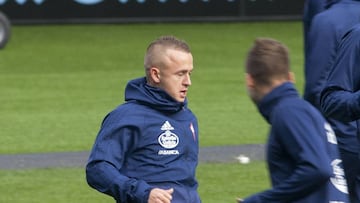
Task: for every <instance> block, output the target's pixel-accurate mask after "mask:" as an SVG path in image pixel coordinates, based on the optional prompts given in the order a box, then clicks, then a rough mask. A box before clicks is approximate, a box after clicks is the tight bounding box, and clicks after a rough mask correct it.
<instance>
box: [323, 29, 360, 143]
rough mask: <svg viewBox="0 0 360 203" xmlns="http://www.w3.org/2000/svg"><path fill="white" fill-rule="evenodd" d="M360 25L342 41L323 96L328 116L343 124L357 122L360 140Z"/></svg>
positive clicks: (350, 31)
mask: <svg viewBox="0 0 360 203" xmlns="http://www.w3.org/2000/svg"><path fill="white" fill-rule="evenodd" d="M359 64H360V24H357V25H355V26H354V27H353V28H352V29H350V30H349V32H348V33H346V35H345V36H344V38H343V39H342V41H341V43H340V45H339V49H338V53H337V57H336V59H335V63H334V65H333V67H332V69H331V72H330V74H329V77H328V80H327V83H326V85H325V88H324V90H323V91H322V94H321V107H322V110H323V112H324V114H325V115H327V116H329V117H334V118H336V119H338V120H341V121H343V122H350V121H356V122H357V133H358V136H359V137H360V134H359V133H360V105H359V95H360V69H359Z"/></svg>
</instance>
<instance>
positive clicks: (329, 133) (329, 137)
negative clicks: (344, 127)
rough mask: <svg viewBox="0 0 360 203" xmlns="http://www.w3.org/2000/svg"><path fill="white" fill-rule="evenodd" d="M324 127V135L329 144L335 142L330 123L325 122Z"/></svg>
mask: <svg viewBox="0 0 360 203" xmlns="http://www.w3.org/2000/svg"><path fill="white" fill-rule="evenodd" d="M324 128H325V130H326V137H327V140H328V142H330V143H331V144H337V140H336V136H335V132H334V131H333V129H332V128H331V126H330V124H329V123H325V124H324Z"/></svg>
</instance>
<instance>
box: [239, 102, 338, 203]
mask: <svg viewBox="0 0 360 203" xmlns="http://www.w3.org/2000/svg"><path fill="white" fill-rule="evenodd" d="M273 118H274V120H273V122H272V133H273V134H274V136H276V139H277V141H278V142H279V143H280V145H281V146H282V148H283V151H284V154H283V155H282V156H288V159H290V160H291V163H292V164H294V166H290V168H293V171H292V172H291V175H290V176H288V177H287V178H285V179H281V180H276V177H274V176H272V178H273V182H277V184H274V186H273V187H272V188H271V189H269V190H266V191H263V192H260V193H257V194H255V195H253V196H250V197H248V198H246V199H245V200H244V203H262V202H267V203H275V202H294V201H296V200H298V199H301V198H303V197H305V196H307V195H308V194H309V193H311V192H312V191H314V190H315V189H316V188H317V187H319V186H320V185H322V184H324V182H326V181H327V180H328V178H329V177H330V176H331V172H332V169H331V167H330V158H327V157H329V155H328V154H327V152H326V149H325V146H324V144H323V143H324V141H323V140H322V139H323V138H321V136H319V135H322V134H323V133H324V132H320V130H322V129H317V128H318V127H317V126H316V124H314V123H317V121H315V119H314V118H312V117H310V115H308V113H306V112H301V111H299V110H296V109H294V108H283V109H281V110H280V111H277V112H276V113H275V114H274V115H273ZM324 136H325V135H324ZM268 161H269V162H273V161H274V160H268ZM274 164H277V165H280V166H282V167H287V168H288V167H289V165H288V164H287V165H283V164H284V163H274ZM289 164H290V163H289ZM270 167H271V166H270ZM270 172H275V173H276V172H277V171H271V169H270ZM274 178H275V180H274Z"/></svg>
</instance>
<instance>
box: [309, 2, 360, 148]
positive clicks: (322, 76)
mask: <svg viewBox="0 0 360 203" xmlns="http://www.w3.org/2000/svg"><path fill="white" fill-rule="evenodd" d="M333 3H334V4H333V5H332V6H331V8H329V9H327V10H325V11H323V12H321V13H319V14H318V15H316V16H315V17H314V18H313V21H312V25H311V28H310V33H309V35H308V41H309V44H310V45H309V46H308V47H307V50H306V60H305V89H304V99H306V100H307V101H309V102H310V103H311V104H313V105H314V106H315V107H316V108H318V109H319V110H320V111H321V107H320V94H321V91H322V90H323V89H324V87H325V83H326V80H327V77H328V74H329V72H330V70H331V67H332V64H333V63H334V60H335V57H336V50H337V46H338V44H339V43H340V40H341V38H342V37H343V35H344V34H345V33H346V32H347V31H348V30H349V29H350V28H351V27H352V26H354V25H355V24H357V23H360V0H340V1H338V2H333ZM328 122H329V123H330V124H331V126H332V127H333V129H334V131H335V132H336V135H337V137H338V141H339V147H340V149H341V150H342V151H347V152H351V153H356V154H357V153H359V145H358V144H354V143H356V142H357V138H356V124H355V123H345V122H342V121H338V120H336V119H334V118H333V117H328Z"/></svg>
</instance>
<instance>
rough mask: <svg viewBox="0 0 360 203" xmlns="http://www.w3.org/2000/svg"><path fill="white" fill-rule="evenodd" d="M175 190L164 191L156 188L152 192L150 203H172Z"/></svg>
mask: <svg viewBox="0 0 360 203" xmlns="http://www.w3.org/2000/svg"><path fill="white" fill-rule="evenodd" d="M173 192H174V189H173V188H170V189H168V190H163V189H160V188H154V189H152V190H151V191H150V195H149V200H148V203H171V200H172V193H173Z"/></svg>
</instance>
